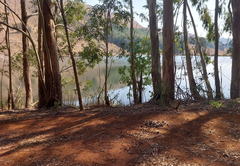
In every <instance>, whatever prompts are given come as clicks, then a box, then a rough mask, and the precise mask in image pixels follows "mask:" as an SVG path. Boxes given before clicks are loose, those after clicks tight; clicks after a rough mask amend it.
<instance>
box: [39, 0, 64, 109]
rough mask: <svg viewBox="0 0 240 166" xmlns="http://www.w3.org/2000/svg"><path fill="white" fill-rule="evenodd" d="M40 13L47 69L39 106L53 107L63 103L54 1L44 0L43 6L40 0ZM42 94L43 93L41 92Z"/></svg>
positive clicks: (45, 67)
mask: <svg viewBox="0 0 240 166" xmlns="http://www.w3.org/2000/svg"><path fill="white" fill-rule="evenodd" d="M38 4H39V5H38V7H39V14H40V15H41V17H42V30H43V35H42V37H43V43H44V45H43V48H44V49H43V50H44V56H43V58H44V69H45V85H46V89H47V92H46V91H45V93H44V97H42V96H40V97H39V98H43V101H41V102H42V103H40V101H39V107H53V106H54V105H55V104H56V103H58V105H61V104H62V85H61V75H60V69H59V55H58V53H57V41H56V33H55V23H54V20H53V13H52V10H51V9H52V5H53V3H52V1H51V0H44V3H43V2H42V6H41V5H40V3H39V1H38ZM40 95H42V94H40Z"/></svg>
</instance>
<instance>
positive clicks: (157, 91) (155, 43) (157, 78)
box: [148, 0, 161, 99]
mask: <svg viewBox="0 0 240 166" xmlns="http://www.w3.org/2000/svg"><path fill="white" fill-rule="evenodd" d="M148 3H149V5H148V6H149V20H150V37H151V57H152V82H153V92H154V99H159V98H160V96H161V64H160V52H159V37H158V28H157V16H156V0H149V2H148Z"/></svg>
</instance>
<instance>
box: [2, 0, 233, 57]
mask: <svg viewBox="0 0 240 166" xmlns="http://www.w3.org/2000/svg"><path fill="white" fill-rule="evenodd" d="M7 2H8V3H9V6H10V7H11V8H12V9H13V10H14V11H16V13H17V14H18V15H20V11H21V9H20V0H8V1H7ZM26 6H27V7H26V8H27V13H28V14H31V13H34V12H35V11H36V8H35V7H33V6H32V4H31V3H30V2H29V1H27V2H26ZM86 8H89V9H91V8H92V6H90V5H87V4H86ZM0 10H1V11H4V7H3V5H0ZM36 20H37V16H34V17H31V18H30V19H29V21H28V27H29V30H30V31H31V35H32V37H33V39H34V41H35V42H37V22H36ZM9 22H10V24H11V25H15V24H16V25H17V26H18V27H21V24H20V21H19V20H18V19H17V18H16V17H14V18H13V17H12V15H10V16H9ZM129 27H130V24H128V27H127V28H126V29H125V30H124V32H123V33H120V32H118V31H114V35H113V37H111V38H110V39H109V41H110V50H112V51H113V54H114V55H116V54H117V53H118V51H119V49H120V48H119V47H120V45H121V43H122V42H125V43H126V41H128V36H129ZM134 28H135V34H136V38H141V37H145V36H146V35H149V32H148V30H147V29H146V28H143V27H142V26H141V25H140V24H139V23H138V22H136V21H134ZM10 33H11V34H10V40H11V49H12V53H13V54H14V53H17V52H19V50H21V36H22V34H21V33H19V32H17V31H15V30H10ZM0 35H1V37H0V41H4V33H3V32H1V33H0ZM192 36H193V35H192V34H189V37H192ZM220 42H221V43H223V44H222V45H224V46H223V47H224V48H222V49H220V50H219V55H226V48H229V45H228V44H227V43H228V42H229V40H228V39H224V38H222V39H220ZM82 44H86V42H85V41H80V42H79V43H77V45H76V47H75V51H81V50H82ZM101 45H102V44H101ZM220 45H221V44H220ZM213 46H214V45H213V43H208V44H207V47H208V48H207V50H206V51H207V53H208V54H210V55H213V54H214V47H213ZM161 47H162V38H161V37H160V48H161ZM191 47H192V48H194V45H191ZM161 49H162V48H161Z"/></svg>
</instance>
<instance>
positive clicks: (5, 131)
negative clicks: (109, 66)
mask: <svg viewBox="0 0 240 166" xmlns="http://www.w3.org/2000/svg"><path fill="white" fill-rule="evenodd" d="M220 102H222V103H223V104H222V107H220V108H213V107H212V106H211V105H209V102H187V103H182V104H181V105H180V107H179V108H178V110H176V109H172V108H170V107H165V106H161V105H157V104H156V105H150V104H147V103H145V104H140V105H134V106H124V107H122V106H121V107H120V106H119V107H105V106H96V107H91V108H88V109H86V110H84V111H83V112H79V111H78V110H77V109H72V108H62V109H59V110H57V111H56V110H14V111H2V112H0V122H1V123H0V165H2V166H4V165H14V166H15V165H21V166H28V165H29V166H34V165H36V166H40V165H49V166H53V165H62V166H65V165H90V166H92V165H95V166H97V165H98V166H100V165H102V166H103V165H106V166H108V165H110V166H111V165H118V166H124V165H141V166H144V165H196V166H198V165H207V166H208V165H216V166H224V165H240V111H239V104H234V103H233V102H232V101H230V100H228V101H220Z"/></svg>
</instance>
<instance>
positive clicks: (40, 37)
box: [38, 0, 45, 108]
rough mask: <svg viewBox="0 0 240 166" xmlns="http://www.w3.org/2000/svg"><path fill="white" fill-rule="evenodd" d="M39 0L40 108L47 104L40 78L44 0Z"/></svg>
mask: <svg viewBox="0 0 240 166" xmlns="http://www.w3.org/2000/svg"><path fill="white" fill-rule="evenodd" d="M38 1H39V14H38V55H39V60H40V63H41V66H42V67H41V68H38V70H39V71H38V100H39V102H38V108H42V107H44V105H45V102H44V99H45V96H44V90H43V85H42V82H41V79H40V70H41V72H42V73H43V72H44V71H43V40H42V39H43V30H42V28H43V19H42V13H41V11H42V7H43V1H42V0H38Z"/></svg>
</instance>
